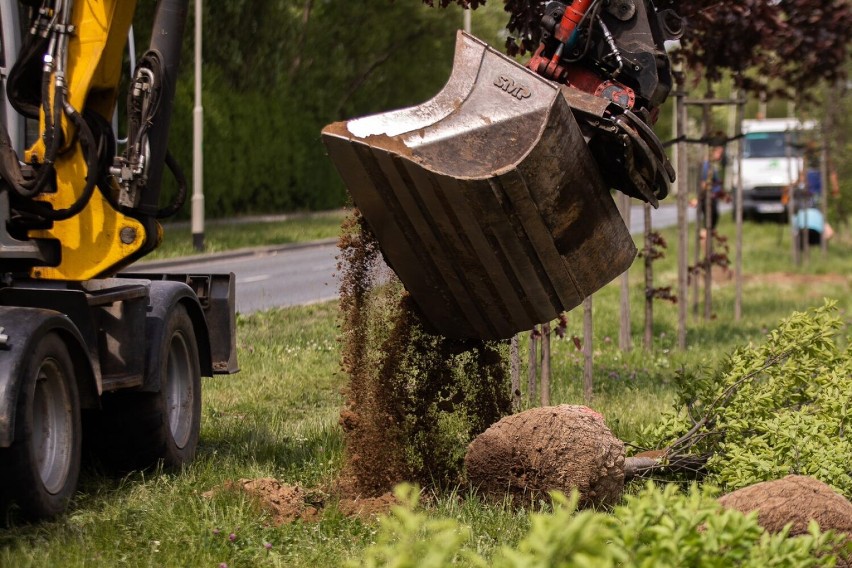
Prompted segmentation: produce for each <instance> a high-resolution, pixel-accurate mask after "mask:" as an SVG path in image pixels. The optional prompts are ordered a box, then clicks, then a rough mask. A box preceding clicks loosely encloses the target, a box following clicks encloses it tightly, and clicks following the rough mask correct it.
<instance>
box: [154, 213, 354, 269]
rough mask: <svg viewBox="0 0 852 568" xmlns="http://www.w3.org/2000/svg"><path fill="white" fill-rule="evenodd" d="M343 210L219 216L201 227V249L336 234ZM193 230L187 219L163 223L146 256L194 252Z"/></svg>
mask: <svg viewBox="0 0 852 568" xmlns="http://www.w3.org/2000/svg"><path fill="white" fill-rule="evenodd" d="M344 215H345V213H344V211H343V210H342V209H335V210H332V211H322V212H318V213H294V214H290V215H281V216H274V217H270V218H247V219H241V218H235V219H218V220H213V221H210V222H208V223H207V225H206V226H205V228H204V252H207V253H214V252H222V251H228V250H234V249H240V248H246V247H261V246H274V245H283V244H290V243H301V242H306V241H313V240H319V239H327V238H333V237H336V236H337V234H338V232H339V231H340V222H341V221H342V220H343V217H344ZM197 252H198V251H196V250H195V249H193V247H192V231H191V228H190V225H189V224H188V223H186V222H182V223H171V224H166V225H165V226H164V227H163V242H162V243H161V244H160V246H159V247H158V248H157V249H156V250H155V251H154V252H152V253H151V254H149V255H148V256H146V257H145V259H146V260H162V259H166V258H174V257H178V256H186V255H191V254H196V253H197Z"/></svg>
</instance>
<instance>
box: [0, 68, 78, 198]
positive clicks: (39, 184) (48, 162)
mask: <svg viewBox="0 0 852 568" xmlns="http://www.w3.org/2000/svg"><path fill="white" fill-rule="evenodd" d="M62 99H63V95H62V92H61V90H57V91H56V93H55V95H54V101H53V102H54V108H53V109H52V111H51V109H50V108H49V105H50V102H49V101H50V75H49V74H48V73H45V74H44V79H43V81H42V104H43V105H44V116H45V141H44V143H45V153H44V161H43V163H42V166H41V168H39V170H38V173H37V174H36V177H35V178H34V179H31V180H28V179H26V178H25V177H24V175H23V173H22V172H21V165H20V163H19V160H18V155H17V154H16V153H15V149H14V148H13V147H12V141H11V138H10V137H9V133H8V132H7V131H6V128H5V125H4V127H3V128H0V174H2V176H3V179H4V180H6V182H7V183H8V184H9V187H11V189H12V191H13V192H15V193H16V194H17V195H18V196H19V197H22V198H24V199H32V198H33V197H35V196H36V195H38V194H39V193H41V192H42V190H44V188H45V186H46V185H47V183H48V181H49V180H50V174H52V173H53V164H54V162H55V160H56V156H57V154H58V153H59V143H60V141H59V139H60V134H59V133H58V128H57V125H58V124H61V123H60V121H61V120H62V113H61V110H60V109H61V104H62ZM48 120H51V121H52V124H51V125H48Z"/></svg>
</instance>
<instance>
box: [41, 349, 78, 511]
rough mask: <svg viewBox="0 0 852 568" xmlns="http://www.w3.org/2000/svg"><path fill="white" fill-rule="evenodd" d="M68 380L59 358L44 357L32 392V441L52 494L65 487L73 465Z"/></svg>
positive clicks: (42, 477) (42, 479) (71, 415)
mask: <svg viewBox="0 0 852 568" xmlns="http://www.w3.org/2000/svg"><path fill="white" fill-rule="evenodd" d="M65 381H66V377H65V374H64V373H63V372H62V367H60V365H59V364H58V363H57V362H56V360H54V359H52V358H46V359H45V360H44V361H42V363H41V366H40V367H39V369H38V374H37V375H36V380H35V392H34V393H33V406H32V408H33V431H32V437H31V443H32V449H33V454H34V455H35V459H36V464H37V467H38V472H39V476H40V477H41V481H42V483H43V484H44V488H45V489H46V490H47V491H48V492H49V493H51V494H57V493H59V492H60V491H61V490H62V488H63V487H64V486H65V482H66V480H67V478H68V474H69V471H70V468H71V445H72V442H73V436H74V419H73V412H72V409H71V400H70V397H69V395H68V390H67V386H66V384H65Z"/></svg>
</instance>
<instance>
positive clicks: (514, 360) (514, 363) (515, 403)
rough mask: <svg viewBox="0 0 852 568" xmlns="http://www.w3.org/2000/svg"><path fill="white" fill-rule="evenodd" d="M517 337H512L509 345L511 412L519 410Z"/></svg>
mask: <svg viewBox="0 0 852 568" xmlns="http://www.w3.org/2000/svg"><path fill="white" fill-rule="evenodd" d="M518 343H519V341H518V335H517V334H515V335H513V336H512V341H511V342H510V343H509V360H510V361H509V365H510V372H511V375H512V411H513V412H519V411H520V410H521V353H520V349H519V348H518Z"/></svg>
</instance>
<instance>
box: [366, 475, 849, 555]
mask: <svg viewBox="0 0 852 568" xmlns="http://www.w3.org/2000/svg"><path fill="white" fill-rule="evenodd" d="M715 494H716V490H715V489H714V488H712V487H709V486H705V487H698V486H697V485H693V486H692V487H690V488H689V490H688V491H680V490H679V488H678V487H677V486H675V485H669V486H666V487H664V488H660V487H657V486H655V485H654V484H653V483H649V484H648V485H647V486H646V487H645V488H644V489H643V490H642V491H640V492H639V493H638V494H637V495H633V496H628V497H627V498H626V501H625V503H624V504H623V505H621V506H619V507H616V508H615V510H614V511H613V512H612V514H607V513H604V512H595V511H583V512H580V513H577V512H576V506H577V501H578V496H577V495H576V493H575V494H574V495H573V496H572V497H570V498H569V497H566V496H564V495H562V494H559V493H554V494H553V495H552V498H553V499H552V501H553V509H552V510H551V511H547V512H540V513H535V514H533V515H532V518H531V525H530V529H529V532H528V533H527V534H526V536H524V537H523V538H522V539H521V541H520V542H519V543H517V545H515V546H509V545H507V546H504V547H503V548H501V549H500V550H499V551H497V553H496V554H495V556H494V557H493V558H490V559H486V558H484V557H482V556H480V555H478V554H477V553H475V552H473V551H472V550H469V549H466V548H464V545H465V543H467V542H468V541H469V540H470V537H471V534H470V529H469V528H467V527H464V526H462V525H460V523H458V522H457V521H455V520H453V519H447V518H441V519H435V518H431V517H430V516H429V515H428V514H427V513H425V512H423V511H418V510H416V508H415V506H416V504H417V493H416V490H414V489H413V488H412V487H410V486H402V487H399V488H397V497H398V498H399V499H400V500H401V501H402V502H403V503H404V505H401V506H398V507H396V508H395V509H394V510H393V512H392V513H391V515H390V516H389V517H387V518H384V519H383V520H382V521H381V526H380V529H379V533H378V535H377V539H376V543H375V544H374V545H373V546H371V547H369V548H367V549H366V550H365V551H364V554H363V556H362V558H361V559H360V561H358V562H353V563H352V564H351V565H353V566H371V567H377V566H396V567H399V568H404V567H408V566H447V565H450V564H455V565H468V566H495V567H497V568H520V567H524V568H537V567H541V568H551V567H568V566H570V567H577V568H582V567H586V566H588V567H595V568H606V567H609V566H654V567H663V568H665V567H668V566H672V567H676V566H702V567H703V566H720V567H722V566H744V567H748V566H753V567H764V566H779V567H781V566H790V567H807V566H826V565H833V563H834V560H835V558H834V556H832V551H833V550H836V549H837V548H836V546H838V545H839V543H840V542H841V538H840V537H839V536H834V535H832V534H830V533H820V531H819V529H818V527H817V526H816V525H815V524H812V525H811V526H810V532H809V534H807V535H803V536H800V537H796V538H788V531H786V530H785V531H782V532H781V533H778V534H775V535H773V534H769V533H767V532H765V531H764V530H763V529H762V528H761V527H760V525H758V523H757V515H756V514H749V515H744V514H743V513H740V512H739V511H735V510H724V509H722V508H721V506H720V505H719V504H718V502H717V501H716V499H715Z"/></svg>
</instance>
